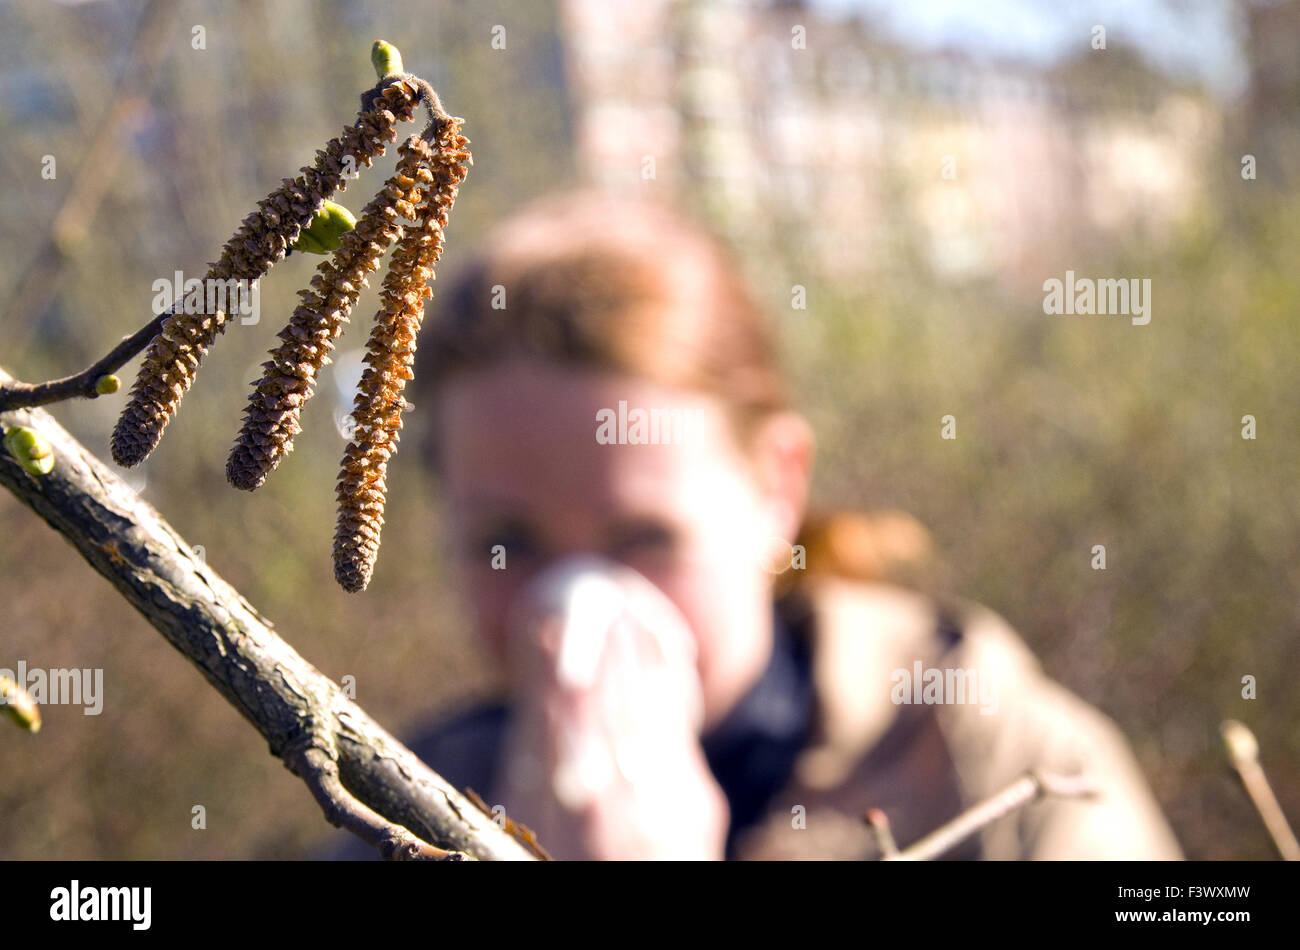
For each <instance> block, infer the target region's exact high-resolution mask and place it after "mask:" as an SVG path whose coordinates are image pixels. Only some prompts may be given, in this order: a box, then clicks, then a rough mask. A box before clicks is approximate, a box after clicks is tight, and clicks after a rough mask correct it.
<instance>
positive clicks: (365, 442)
mask: <svg viewBox="0 0 1300 950" xmlns="http://www.w3.org/2000/svg"><path fill="white" fill-rule="evenodd" d="M460 128H461V120H460V119H456V118H452V117H445V118H444V119H443V120H442V121H441V122H439V123H438V124H437V125H436V133H435V135H434V141H433V144H432V146H431V145H430V144H429V143H428V142H426V141H424V140H423V139H421V138H419V137H412V138H411V139H410V140H409V141H407V142H406V143H405V144H404V145H403V146H402V159H401V163H399V169H401V168H405V169H407V170H408V171H407V174H408V176H409V178H410V179H413V180H414V181H415V182H417V183H418V187H417V188H416V191H417V193H418V194H417V197H416V198H415V199H413V200H412V201H411V202H410V203H409V204H408V205H406V206H405V207H401V206H399V210H400V212H401V213H402V214H404V215H406V216H407V217H409V219H410V220H412V221H414V224H412V225H410V226H408V227H406V228H405V229H404V234H403V235H402V237H401V238H400V239H399V240H398V243H397V248H396V250H394V251H393V259H392V262H391V264H390V265H389V269H388V273H387V274H386V275H385V276H384V283H383V291H382V294H381V297H382V300H383V305H382V307H381V308H380V310H379V312H378V313H377V314H376V315H375V326H374V329H373V330H372V332H371V334H370V339H369V341H368V342H367V344H366V355H365V357H364V360H365V363H366V364H367V365H366V368H365V371H364V372H363V373H362V376H361V382H360V384H359V386H358V391H357V396H356V400H355V402H354V407H353V410H352V416H353V420H354V422H355V430H354V435H353V439H352V441H351V442H349V443H348V447H347V449H346V450H345V451H344V454H343V461H342V468H341V471H340V472H339V480H338V486H337V494H338V502H339V513H338V524H337V527H336V529H335V533H334V576H335V578H336V579H337V580H338V582H339V583H340V584H341V585H342V586H343V588H344V589H345V590H348V591H353V592H355V591H360V590H364V589H365V588H366V585H367V584H369V583H370V576H371V574H372V573H373V571H374V567H375V559H376V557H377V556H378V554H379V536H380V531H381V529H382V528H383V524H384V500H385V493H386V491H387V482H386V479H387V474H388V462H389V460H390V459H391V458H392V455H393V453H394V452H396V451H397V441H398V435H399V430H400V429H401V427H402V418H401V415H402V410H403V409H404V408H405V407H406V403H405V400H404V399H403V398H402V390H403V389H404V388H405V386H406V381H407V380H409V379H410V378H411V376H412V372H411V366H412V364H413V363H414V360H415V341H416V335H417V334H418V333H419V330H420V321H421V320H422V319H423V317H424V303H425V301H426V300H427V299H428V298H430V297H432V296H433V291H432V290H431V289H430V288H429V286H428V284H429V281H430V280H432V279H433V277H434V272H433V268H434V265H435V264H436V263H437V261H438V258H439V257H440V256H441V255H442V246H443V231H444V229H445V228H446V227H447V215H448V212H449V211H450V210H451V206H452V203H453V202H454V201H455V200H456V194H457V191H458V190H459V186H460V183H461V182H462V181H464V180H465V175H466V174H467V173H468V171H469V165H470V153H469V150H468V148H467V147H466V146H468V144H469V140H468V139H466V138H465V136H463V135H461V134H460Z"/></svg>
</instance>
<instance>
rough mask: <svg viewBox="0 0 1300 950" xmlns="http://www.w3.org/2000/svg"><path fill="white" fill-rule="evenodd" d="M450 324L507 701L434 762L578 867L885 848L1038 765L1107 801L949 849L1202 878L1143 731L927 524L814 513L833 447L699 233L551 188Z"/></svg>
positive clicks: (433, 413)
mask: <svg viewBox="0 0 1300 950" xmlns="http://www.w3.org/2000/svg"><path fill="white" fill-rule="evenodd" d="M429 317H430V321H429V322H428V324H427V325H426V327H425V330H424V333H423V335H422V337H421V340H420V349H419V353H418V356H417V363H418V365H417V367H416V372H415V382H414V383H413V384H412V386H413V392H412V393H410V395H411V396H412V401H413V402H414V404H415V405H416V406H419V407H420V408H421V410H422V412H421V417H422V419H424V420H428V421H427V422H426V427H425V429H424V430H423V435H424V438H425V442H424V446H423V450H424V451H425V453H426V454H427V457H428V459H429V460H430V463H431V464H432V466H433V469H434V470H435V472H436V473H437V476H438V478H439V480H440V484H441V486H442V491H443V503H444V508H445V511H446V521H445V524H444V525H443V527H442V530H443V531H444V532H445V535H446V538H447V540H448V542H449V543H450V546H451V552H452V559H453V562H454V564H455V569H456V572H457V575H458V576H457V586H458V588H459V589H460V590H461V591H462V592H463V594H464V596H465V598H466V599H467V602H468V606H469V608H470V611H471V617H472V621H473V624H474V627H475V629H476V633H477V637H478V639H479V640H480V642H481V643H482V646H483V648H484V649H485V650H486V652H487V655H488V657H489V658H490V659H491V662H492V663H494V664H496V665H497V667H498V668H499V669H501V670H502V671H503V672H504V674H505V675H504V678H505V681H506V684H507V688H506V695H505V696H504V697H503V698H502V700H501V701H499V702H491V703H486V704H484V705H482V706H479V707H476V708H473V709H469V710H466V711H463V712H461V713H459V714H457V715H453V716H450V717H448V718H446V719H444V720H443V721H441V722H439V723H437V724H436V725H434V726H433V727H432V728H431V729H430V730H429V731H428V732H427V733H425V734H423V735H421V736H419V737H418V738H417V739H416V740H415V741H414V742H412V744H411V747H412V749H413V750H414V751H415V752H416V753H417V754H418V755H420V756H421V757H422V758H423V759H424V760H425V761H426V762H428V764H429V765H430V766H431V767H432V768H434V769H435V770H436V771H438V772H439V773H440V774H442V775H443V776H444V777H445V778H447V779H448V780H449V781H450V782H452V784H454V785H456V786H457V787H458V788H465V787H470V788H473V789H474V790H475V791H476V792H478V793H479V794H480V795H481V796H482V797H483V798H484V800H485V801H486V802H487V803H488V804H489V805H502V806H504V808H505V811H506V814H508V815H509V816H510V817H511V818H513V819H515V820H517V821H520V822H522V823H524V824H525V825H527V826H529V827H530V828H532V829H533V830H534V831H535V832H536V833H537V835H538V839H539V840H540V842H541V843H542V845H543V846H544V847H545V848H546V849H547V850H548V851H549V852H550V853H551V854H552V855H553V856H555V857H558V858H580V859H639V858H688V859H723V858H845V859H851V858H872V857H878V856H879V851H878V847H877V843H876V839H875V837H874V835H873V833H872V832H871V831H870V829H869V828H868V827H867V825H866V824H865V822H864V821H863V817H862V816H863V814H864V812H865V811H866V809H868V808H872V807H874V808H880V809H882V810H883V811H884V812H885V813H886V814H887V816H888V818H889V820H890V823H891V826H892V831H893V835H894V837H895V839H896V840H897V842H898V845H899V846H900V847H906V846H907V845H908V844H910V843H912V842H914V841H916V840H917V839H919V838H920V837H922V836H923V835H924V834H926V833H927V832H930V831H932V830H934V829H935V828H936V827H938V826H939V825H941V824H943V823H944V822H946V821H948V820H949V819H951V818H953V817H955V816H956V815H957V814H958V813H960V812H961V811H962V810H963V809H965V808H967V807H969V806H970V805H972V804H974V803H976V802H978V801H980V800H982V799H984V798H986V797H987V796H989V795H991V794H993V793H995V792H997V791H999V790H1000V789H1002V788H1003V787H1005V786H1006V785H1008V784H1009V783H1011V782H1013V781H1014V780H1015V779H1017V778H1018V777H1020V776H1021V775H1023V774H1024V773H1025V772H1027V771H1029V770H1043V771H1047V772H1052V773H1056V774H1064V775H1072V774H1076V773H1080V772H1082V773H1083V774H1086V775H1087V776H1088V777H1089V778H1090V779H1091V780H1092V781H1093V782H1095V784H1096V786H1097V788H1098V794H1097V795H1096V796H1095V797H1093V798H1090V799H1075V798H1069V799H1066V798H1050V797H1049V798H1046V799H1042V800H1039V801H1037V802H1035V803H1033V804H1030V805H1028V806H1025V807H1023V808H1021V809H1019V810H1018V811H1015V812H1013V813H1012V814H1010V815H1007V816H1006V817H1003V818H1001V819H999V820H997V821H995V822H993V823H992V824H990V825H989V826H987V827H986V828H984V829H983V830H982V831H981V832H980V833H979V834H978V835H976V836H974V837H972V838H970V839H968V840H967V841H966V842H965V843H964V844H963V845H961V846H960V847H959V848H957V849H955V850H953V851H951V852H950V853H949V854H948V855H947V857H949V858H968V859H976V858H979V859H1063V858H1119V859H1130V858H1131V859H1176V858H1180V857H1181V854H1180V851H1179V847H1178V845H1177V843H1176V841H1175V839H1174V837H1173V835H1172V833H1171V831H1170V829H1169V827H1168V825H1167V824H1166V822H1165V820H1164V818H1163V816H1162V815H1161V812H1160V810H1159V808H1158V806H1157V805H1156V803H1155V801H1154V799H1153V796H1152V794H1151V792H1150V790H1149V789H1148V787H1147V784H1146V782H1145V780H1144V778H1143V776H1142V775H1141V773H1140V771H1139V768H1138V766H1137V763H1136V761H1135V759H1134V757H1133V755H1132V753H1131V752H1130V750H1129V748H1128V744H1127V742H1126V740H1125V739H1124V737H1123V736H1122V735H1121V733H1120V732H1119V730H1118V729H1117V728H1116V726H1115V725H1114V724H1113V723H1112V722H1111V721H1110V720H1109V719H1108V718H1106V717H1105V716H1104V715H1102V714H1101V713H1099V712H1098V711H1097V710H1095V709H1094V708H1092V707H1091V706H1089V705H1088V704H1086V703H1084V702H1083V701H1081V700H1080V699H1079V698H1077V697H1075V696H1074V695H1073V694H1071V693H1070V692H1068V691H1067V690H1066V689H1064V688H1063V687H1061V686H1060V685H1058V684H1056V683H1055V682H1053V681H1052V680H1050V679H1048V678H1047V677H1046V676H1045V675H1044V673H1043V672H1042V670H1041V669H1040V667H1039V665H1038V663H1037V661H1036V660H1035V659H1034V657H1033V656H1032V655H1031V653H1030V651H1029V650H1028V648H1027V647H1026V646H1025V645H1024V643H1023V642H1022V641H1021V640H1020V638H1019V637H1018V636H1017V635H1016V634H1015V633H1014V632H1013V631H1012V630H1011V629H1010V628H1009V627H1008V625H1007V624H1006V623H1005V622H1004V621H1003V620H1002V619H1001V618H1000V617H999V616H997V615H996V614H994V613H993V612H991V611H990V610H988V609H985V608H983V607H981V606H979V605H976V604H973V603H969V602H965V601H962V600H960V599H957V598H953V597H950V596H944V595H941V594H937V593H934V592H932V591H931V590H930V587H931V586H932V585H929V584H927V583H925V582H923V581H922V580H920V578H923V577H924V575H925V565H926V564H927V563H928V561H929V537H928V535H927V533H926V532H925V530H924V529H923V528H922V527H921V526H920V525H919V524H918V523H916V522H915V521H913V520H912V519H911V518H909V517H908V516H906V515H904V514H902V513H897V512H876V513H849V512H840V513H829V514H828V513H822V514H808V513H807V510H806V508H807V495H808V489H809V480H810V475H811V471H812V463H813V453H814V438H813V434H812V432H811V431H810V428H809V426H808V424H807V422H805V421H804V419H803V418H802V417H801V416H800V415H798V414H797V413H796V412H795V411H794V410H793V409H792V408H791V405H790V402H789V400H788V398H787V395H786V391H785V387H784V382H783V378H782V375H781V373H780V371H779V368H778V364H777V359H776V354H775V350H774V344H773V341H772V338H771V336H770V330H769V328H768V327H767V325H766V322H765V320H764V316H763V314H762V312H761V309H760V308H759V307H758V306H757V304H756V303H755V301H754V300H753V298H752V297H751V295H750V292H749V291H748V289H747V288H746V287H745V286H744V283H743V281H742V279H741V277H740V276H739V272H738V270H737V269H736V268H735V266H734V264H733V262H732V261H731V259H730V258H729V255H728V253H727V252H726V250H725V249H724V248H723V247H722V245H721V244H720V243H719V242H717V241H716V240H715V239H713V238H712V237H711V236H710V235H709V233H708V232H707V231H705V230H704V229H703V228H701V227H699V226H697V225H696V224H694V223H692V221H691V220H690V219H689V218H687V217H685V216H683V215H682V214H680V213H678V212H675V211H672V210H670V209H668V208H666V207H664V206H661V205H659V204H656V203H652V202H649V201H644V200H641V199H626V198H619V197H614V196H611V195H607V194H603V193H598V192H577V193H572V194H563V195H557V196H553V197H549V198H546V199H543V200H541V201H539V202H537V203H535V204H534V205H532V206H530V207H529V208H527V209H524V210H522V211H521V212H519V213H517V214H516V215H515V216H514V217H512V218H511V219H510V220H508V221H506V222H505V223H504V224H502V225H501V226H500V227H499V228H498V229H497V230H496V232H495V233H493V234H492V235H491V236H490V237H489V238H488V239H487V241H486V242H485V244H484V246H483V247H482V248H481V250H480V251H479V253H478V254H477V255H476V257H475V258H474V259H473V260H472V262H471V263H470V264H469V265H468V266H467V267H466V268H465V269H464V270H463V271H462V272H461V273H460V274H459V275H458V277H457V279H456V280H455V281H454V282H453V284H452V286H451V287H450V288H449V289H448V290H447V291H446V292H445V293H443V294H441V295H440V296H439V299H436V300H435V301H434V302H433V304H432V305H431V308H430V314H429ZM654 412H658V413H659V417H658V418H659V422H660V430H661V431H659V432H658V433H656V432H655V431H654V426H653V425H650V424H649V423H647V418H649V417H651V414H652V413H654ZM638 413H640V414H639V415H638ZM665 420H679V421H680V420H689V425H678V427H677V428H676V429H674V430H671V431H668V432H667V435H668V436H669V437H664V435H665V432H664V431H663V430H664V429H665V427H666V423H665ZM652 421H653V420H652ZM656 434H657V435H658V436H659V437H658V438H654V437H653V436H655V435H656ZM864 450H865V449H864Z"/></svg>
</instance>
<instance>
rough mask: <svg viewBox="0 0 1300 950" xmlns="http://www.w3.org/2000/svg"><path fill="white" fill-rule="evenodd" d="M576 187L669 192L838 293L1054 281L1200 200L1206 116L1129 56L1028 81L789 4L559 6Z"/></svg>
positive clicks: (1099, 55)
mask: <svg viewBox="0 0 1300 950" xmlns="http://www.w3.org/2000/svg"><path fill="white" fill-rule="evenodd" d="M561 15H562V17H563V20H564V32H565V37H566V45H567V56H568V60H569V82H570V84H571V86H572V91H573V96H574V101H575V104H576V109H577V113H578V128H579V130H580V132H579V151H580V156H579V162H580V165H581V167H582V168H583V171H584V174H585V176H586V177H587V178H588V179H589V180H591V181H594V182H598V183H603V184H605V185H608V186H610V187H618V188H630V189H638V188H640V189H645V188H653V189H668V190H670V191H672V192H673V193H674V194H675V195H676V196H677V197H678V198H679V199H680V200H682V201H683V202H684V203H686V204H687V205H688V206H689V207H692V208H694V209H698V210H700V211H701V212H702V213H704V214H706V215H707V216H708V217H709V218H710V219H711V220H712V221H713V222H714V223H715V225H716V226H717V227H719V228H720V229H722V230H723V231H725V232H727V233H729V234H730V235H731V236H732V237H733V239H735V240H736V241H737V242H739V243H741V244H743V245H751V246H753V245H764V246H766V247H767V248H769V249H771V248H774V247H779V248H780V249H781V250H782V251H784V252H785V253H786V254H787V259H791V257H790V256H792V259H793V260H795V261H797V266H800V267H802V268H812V269H813V270H814V271H815V272H817V273H819V274H821V275H824V276H826V277H830V278H834V279H839V280H845V281H850V282H852V281H855V280H861V279H863V278H866V277H868V276H869V275H870V274H871V272H872V271H873V270H875V269H877V268H879V267H882V266H888V265H889V264H890V262H891V261H894V260H896V259H897V257H898V256H899V255H913V256H919V257H920V258H922V259H923V260H924V262H926V263H927V264H928V265H929V267H930V268H931V269H932V270H933V272H934V273H935V274H936V275H937V276H939V277H942V278H945V279H950V280H960V279H968V278H989V277H994V278H1002V279H1006V280H1012V281H1014V280H1016V279H1017V278H1018V277H1019V276H1020V275H1024V274H1029V275H1033V274H1041V273H1042V272H1043V271H1044V270H1045V269H1046V270H1049V271H1055V270H1057V269H1059V268H1060V267H1061V266H1069V262H1068V261H1066V262H1065V264H1064V265H1063V264H1062V257H1061V256H1062V255H1064V254H1068V253H1070V252H1071V251H1072V250H1075V251H1077V249H1079V248H1087V247H1089V246H1093V245H1097V244H1100V243H1101V242H1105V241H1109V240H1112V239H1114V238H1115V237H1117V236H1126V237H1130V238H1134V239H1139V240H1143V241H1149V240H1159V238H1160V237H1161V235H1163V234H1166V233H1168V232H1170V231H1171V229H1172V228H1173V227H1175V226H1176V225H1177V224H1178V223H1179V222H1180V221H1181V220H1183V218H1184V216H1185V215H1187V214H1189V213H1191V212H1193V211H1194V210H1195V209H1196V206H1197V198H1196V196H1197V195H1198V194H1200V193H1201V185H1202V183H1203V181H1204V179H1205V176H1206V175H1207V173H1208V169H1207V164H1208V162H1209V160H1210V156H1211V154H1212V153H1213V150H1214V147H1215V145H1216V143H1217V141H1218V137H1219V127H1220V114H1219V108H1218V106H1217V104H1216V103H1215V102H1214V101H1213V100H1212V99H1211V98H1209V97H1208V96H1207V95H1205V94H1204V93H1202V92H1201V91H1200V90H1198V89H1196V88H1194V87H1188V86H1183V85H1180V84H1178V83H1176V82H1175V81H1174V80H1172V79H1171V78H1169V77H1167V76H1165V75H1164V74H1163V73H1160V72H1157V71H1154V70H1152V69H1150V68H1148V67H1147V66H1146V65H1145V64H1144V63H1143V62H1142V60H1141V59H1140V58H1139V57H1138V56H1136V55H1135V54H1134V53H1133V52H1132V51H1130V50H1128V49H1125V48H1123V47H1119V46H1115V45H1113V44H1112V45H1110V48H1108V49H1106V50H1097V51H1093V50H1091V49H1090V48H1089V45H1088V39H1089V38H1088V37H1087V36H1083V37H1081V39H1080V53H1079V54H1078V56H1077V57H1075V58H1073V59H1072V60H1070V61H1068V62H1064V63H1060V64H1057V65H1056V66H1054V67H1053V68H1051V69H1047V70H1044V69H1040V68H1036V67H1032V66H1028V65H1024V64H1020V63H1016V62H986V61H982V60H979V61H977V60H975V59H973V58H972V57H971V56H970V55H968V54H966V53H964V52H960V51H941V52H917V51H915V50H912V49H909V48H906V47H904V46H902V45H899V44H898V43H896V42H892V41H890V40H888V39H886V38H884V37H882V36H880V35H879V34H878V33H877V32H876V31H875V30H874V29H873V28H872V27H871V26H870V25H869V24H867V23H865V22H862V21H861V20H857V19H852V18H850V19H834V20H831V19H826V18H825V17H824V16H823V15H822V14H821V12H820V11H818V10H815V9H812V8H809V7H808V6H806V5H805V4H803V3H800V2H775V3H771V2H769V3H744V2H738V0H646V2H641V3H637V4H606V3H602V2H600V0H562V3H561Z"/></svg>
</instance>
